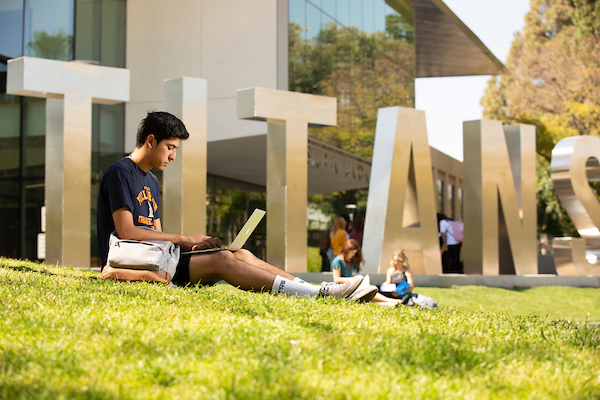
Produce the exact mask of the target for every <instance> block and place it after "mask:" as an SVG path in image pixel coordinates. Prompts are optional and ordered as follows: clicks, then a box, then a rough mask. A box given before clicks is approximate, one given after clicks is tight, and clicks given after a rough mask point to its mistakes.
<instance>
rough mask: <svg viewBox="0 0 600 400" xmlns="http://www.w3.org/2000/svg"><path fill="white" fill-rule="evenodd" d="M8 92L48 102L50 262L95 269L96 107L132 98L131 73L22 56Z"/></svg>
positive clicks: (12, 66) (13, 64)
mask: <svg viewBox="0 0 600 400" xmlns="http://www.w3.org/2000/svg"><path fill="white" fill-rule="evenodd" d="M6 91H7V93H10V94H16V95H21V96H33V97H45V98H46V99H47V100H46V178H45V193H44V196H45V202H46V223H47V229H46V261H47V262H50V263H55V262H58V263H59V264H61V265H71V266H73V267H82V268H89V266H90V200H91V199H90V195H91V193H90V192H91V184H90V180H91V153H92V146H91V143H92V103H99V104H117V103H122V102H125V101H128V100H129V71H128V70H125V69H119V68H110V67H100V66H96V65H89V64H85V63H79V62H64V61H55V60H45V59H40V58H32V57H21V58H17V59H14V60H9V61H8V78H7V90H6Z"/></svg>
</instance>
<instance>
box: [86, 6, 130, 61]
mask: <svg viewBox="0 0 600 400" xmlns="http://www.w3.org/2000/svg"><path fill="white" fill-rule="evenodd" d="M125 5H126V4H125V1H124V0H101V1H89V0H77V8H76V18H75V32H76V40H75V56H74V58H76V59H77V60H86V61H95V62H98V63H100V64H101V65H105V66H108V67H117V68H123V67H125V40H124V39H125V19H126V16H125V13H126V8H125Z"/></svg>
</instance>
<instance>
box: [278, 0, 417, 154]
mask: <svg viewBox="0 0 600 400" xmlns="http://www.w3.org/2000/svg"><path fill="white" fill-rule="evenodd" d="M396 3H398V4H402V5H404V7H403V9H402V10H401V11H402V12H399V11H397V10H395V9H393V8H391V7H390V6H389V5H387V4H386V2H385V1H384V0H329V1H321V0H289V89H290V90H291V91H296V92H302V93H311V94H318V95H324V96H331V97H336V98H338V110H337V112H338V114H337V115H338V121H337V122H338V125H337V126H336V127H325V128H312V127H311V128H309V129H310V130H309V132H310V135H311V136H313V137H316V138H318V139H321V140H323V141H325V142H327V143H329V144H332V145H334V146H337V147H340V148H342V149H344V150H348V151H351V152H353V153H355V154H357V155H360V156H363V157H367V158H370V157H371V155H372V152H373V140H374V135H375V125H376V120H377V110H378V109H379V108H381V107H389V106H405V107H414V79H415V53H414V40H413V37H414V34H413V26H412V20H413V17H412V9H411V8H410V7H409V6H407V4H405V2H404V1H402V0H399V1H397V2H395V4H396Z"/></svg>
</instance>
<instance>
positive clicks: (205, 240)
mask: <svg viewBox="0 0 600 400" xmlns="http://www.w3.org/2000/svg"><path fill="white" fill-rule="evenodd" d="M192 237H194V238H195V239H197V240H195V243H193V244H192V246H191V250H192V251H194V250H204V249H212V248H215V247H222V246H223V243H222V242H221V239H219V238H218V237H211V236H205V235H193V236H192Z"/></svg>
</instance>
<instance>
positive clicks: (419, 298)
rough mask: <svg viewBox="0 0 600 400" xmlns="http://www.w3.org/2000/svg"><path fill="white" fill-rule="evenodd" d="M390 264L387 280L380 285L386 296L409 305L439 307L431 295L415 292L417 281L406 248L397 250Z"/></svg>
mask: <svg viewBox="0 0 600 400" xmlns="http://www.w3.org/2000/svg"><path fill="white" fill-rule="evenodd" d="M390 264H391V267H390V268H388V270H387V273H386V279H385V282H384V283H383V284H382V285H381V287H380V290H381V292H382V293H383V294H384V295H385V296H386V297H388V298H394V299H400V300H399V301H400V302H401V303H402V304H404V305H407V306H415V305H417V306H419V307H423V308H437V303H436V302H435V300H433V299H432V298H431V297H428V296H424V295H422V294H417V293H414V292H413V290H414V288H415V283H414V280H413V274H412V272H411V271H410V266H409V264H408V257H406V254H404V250H401V249H399V250H396V251H395V252H394V255H393V256H392V261H390ZM357 290H358V289H357Z"/></svg>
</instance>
